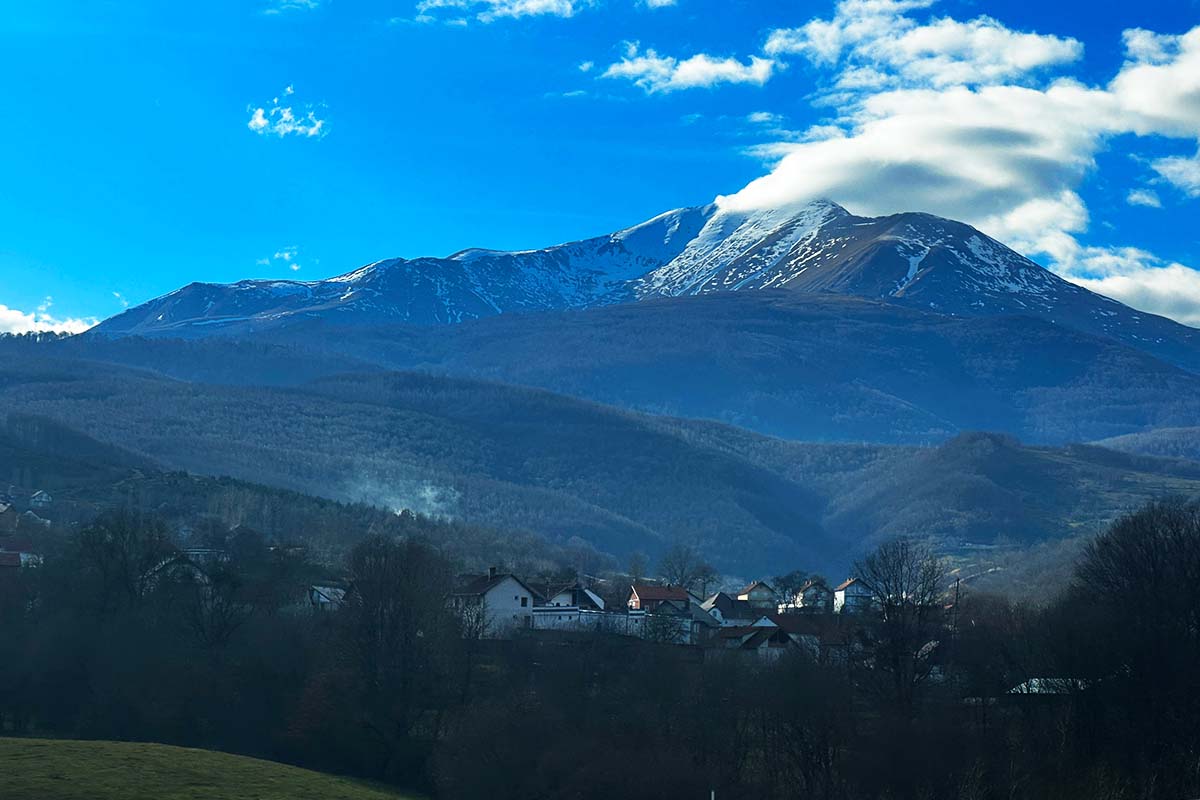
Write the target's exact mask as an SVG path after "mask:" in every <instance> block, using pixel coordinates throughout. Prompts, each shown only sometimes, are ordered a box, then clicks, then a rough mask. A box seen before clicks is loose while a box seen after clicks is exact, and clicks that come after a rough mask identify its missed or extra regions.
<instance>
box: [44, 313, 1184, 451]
mask: <svg viewBox="0 0 1200 800" xmlns="http://www.w3.org/2000/svg"><path fill="white" fill-rule="evenodd" d="M275 336H277V337H278V338H279V339H280V340H281V341H285V342H291V343H293V344H294V345H295V346H297V347H301V346H303V347H307V348H312V349H314V350H315V351H316V352H318V353H321V354H322V355H321V356H320V358H321V359H325V360H332V356H331V354H332V353H335V352H336V353H342V354H345V355H346V356H347V357H348V358H351V359H356V360H373V361H374V362H375V363H376V364H377V365H380V366H382V367H386V368H391V369H419V370H428V371H434V372H439V373H445V374H451V375H457V376H469V377H475V378H484V379H489V380H501V381H505V382H508V383H514V384H520V385H527V386H537V387H540V388H544V389H548V390H550V391H554V392H559V393H563V394H569V395H575V396H580V397H587V398H589V399H592V400H596V401H599V402H603V403H609V404H613V405H618V406H623V407H626V408H633V409H637V410H640V411H647V412H651V413H660V414H670V415H676V416H685V417H700V418H710V419H718V420H721V421H723V422H727V423H731V424H735V425H739V426H741V427H746V428H751V429H753V430H756V431H759V432H762V433H767V434H770V435H775V436H783V437H788V438H794V439H804V440H810V441H811V440H824V441H875V442H892V443H932V442H938V441H941V440H943V439H945V438H947V437H949V436H953V435H954V434H955V433H958V432H959V431H963V430H994V431H1002V432H1007V433H1011V434H1013V435H1015V436H1018V437H1020V438H1021V439H1023V440H1026V441H1032V442H1037V443H1047V444H1056V443H1065V442H1071V441H1089V440H1092V439H1098V438H1104V437H1108V436H1114V435H1120V434H1125V433H1130V432H1135V431H1142V430H1146V429H1149V428H1156V427H1163V426H1168V425H1187V424H1191V421H1192V420H1195V419H1197V418H1200V377H1197V376H1196V375H1194V374H1192V373H1189V372H1186V371H1184V370H1181V369H1179V368H1176V367H1172V366H1170V365H1167V364H1165V363H1163V362H1161V361H1159V360H1157V359H1154V358H1152V357H1150V356H1148V355H1146V354H1145V353H1142V352H1140V351H1138V350H1135V349H1132V348H1129V347H1125V346H1123V345H1121V344H1119V343H1117V342H1114V341H1112V340H1111V339H1107V338H1101V337H1094V336H1088V335H1085V334H1082V333H1079V332H1076V331H1072V330H1069V329H1066V328H1063V327H1061V326H1058V325H1054V324H1051V323H1049V322H1045V321H1042V320H1039V319H1036V318H1029V317H1012V316H997V317H987V318H975V317H947V316H943V315H939V314H930V313H926V312H921V311H917V310H913V309H906V308H901V307H897V306H894V305H892V304H889V303H883V302H880V301H871V300H863V299H859V298H854V297H844V296H836V295H809V294H803V293H789V292H786V291H782V290H767V291H761V292H733V293H713V294H707V295H703V296H694V297H685V298H660V299H653V300H646V301H643V302H641V303H634V304H622V305H614V306H606V307H602V308H593V309H587V310H583V311H568V312H558V313H543V314H537V315H500V316H496V317H491V318H488V319H483V320H476V321H473V322H469V323H464V324H462V325H457V326H453V327H451V328H428V327H409V326H400V327H384V328H372V329H364V330H344V329H340V330H335V329H331V328H329V327H328V326H326V325H323V324H321V323H319V322H313V323H312V324H311V326H310V327H302V328H296V329H293V330H291V331H287V332H279V333H277V334H275ZM146 346H147V347H154V346H157V347H163V346H164V345H163V344H162V343H147V345H146ZM209 346H211V347H220V346H221V345H220V343H218V342H210V343H209ZM58 347H62V348H67V347H71V348H75V349H77V350H79V351H81V352H86V351H87V349H88V348H89V347H90V348H99V345H98V344H91V343H88V342H86V341H77V342H64V343H62V344H61V345H58ZM99 349H106V348H99ZM163 360H165V359H163ZM212 360H214V361H219V360H220V359H216V358H214V359H212ZM314 360H316V359H314ZM183 361H184V359H179V360H177V364H178V367H177V369H178V370H180V371H178V372H176V373H174V374H176V375H177V377H182V378H187V379H200V380H205V379H207V377H206V375H204V374H202V373H201V372H198V371H193V372H185V371H184V370H186V366H185V365H184V364H183V363H182V362H183ZM244 372H246V373H247V374H250V375H253V374H255V373H256V372H257V371H256V370H254V369H246V370H244Z"/></svg>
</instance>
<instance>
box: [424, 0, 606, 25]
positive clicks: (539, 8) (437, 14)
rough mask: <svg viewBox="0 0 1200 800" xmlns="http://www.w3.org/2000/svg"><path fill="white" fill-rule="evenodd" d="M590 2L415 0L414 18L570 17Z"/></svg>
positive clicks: (454, 21)
mask: <svg viewBox="0 0 1200 800" xmlns="http://www.w3.org/2000/svg"><path fill="white" fill-rule="evenodd" d="M591 5H592V0H421V2H419V3H418V4H417V20H418V21H421V22H435V21H439V20H441V21H447V22H451V23H457V24H464V23H465V22H466V17H467V16H473V17H474V18H475V19H477V20H479V21H480V22H494V21H495V20H498V19H503V18H510V19H517V18H519V17H541V16H549V17H573V16H575V15H576V14H578V13H579V12H580V11H582V10H583V9H584V8H588V7H590V6H591ZM447 15H448V18H447ZM464 15H465V16H464Z"/></svg>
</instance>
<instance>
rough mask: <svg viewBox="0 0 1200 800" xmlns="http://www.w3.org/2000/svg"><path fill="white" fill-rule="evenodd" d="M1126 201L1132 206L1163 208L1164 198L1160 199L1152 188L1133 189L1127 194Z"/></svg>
mask: <svg viewBox="0 0 1200 800" xmlns="http://www.w3.org/2000/svg"><path fill="white" fill-rule="evenodd" d="M1125 202H1126V203H1129V205H1131V206H1145V207H1146V208H1162V200H1159V199H1158V194H1156V193H1155V192H1154V190H1152V189H1133V190H1131V191H1130V192H1129V194H1127V195H1125Z"/></svg>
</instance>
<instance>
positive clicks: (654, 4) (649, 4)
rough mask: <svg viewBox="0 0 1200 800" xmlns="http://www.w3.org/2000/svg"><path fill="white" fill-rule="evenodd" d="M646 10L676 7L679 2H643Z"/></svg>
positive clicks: (672, 0) (663, 0)
mask: <svg viewBox="0 0 1200 800" xmlns="http://www.w3.org/2000/svg"><path fill="white" fill-rule="evenodd" d="M641 2H642V5H644V6H645V7H646V8H667V7H669V6H673V5H675V4H676V3H677V2H678V0H641Z"/></svg>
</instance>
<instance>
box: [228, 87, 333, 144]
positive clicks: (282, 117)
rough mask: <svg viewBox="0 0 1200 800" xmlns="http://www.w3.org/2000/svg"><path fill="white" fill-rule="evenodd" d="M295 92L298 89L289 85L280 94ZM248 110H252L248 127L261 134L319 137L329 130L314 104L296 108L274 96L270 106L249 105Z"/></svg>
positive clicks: (285, 96)
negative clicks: (284, 103) (319, 116)
mask: <svg viewBox="0 0 1200 800" xmlns="http://www.w3.org/2000/svg"><path fill="white" fill-rule="evenodd" d="M295 93H296V90H295V89H294V88H293V87H292V86H288V87H286V88H285V89H284V90H283V91H282V92H280V95H281V97H283V98H287V97H291V96H292V95H293V94H295ZM246 110H247V111H249V112H250V121H249V122H248V123H246V127H248V128H249V129H250V130H252V131H254V132H255V133H257V134H259V135H260V136H268V135H273V136H279V137H284V136H293V135H294V136H301V137H304V138H309V139H313V138H317V139H319V138H321V137H322V136H324V135H325V134H326V133H328V132H329V129H328V128H327V127H326V126H325V120H323V119H319V118H318V117H317V111H316V106H313V105H312V104H309V105H306V106H304V107H303V108H301V109H300V110H296V109H295V108H294V107H293V106H290V105H287V106H285V105H283V102H282V101H281V100H280V98H279V97H273V98H271V102H270V104H269V105H268V106H258V107H255V106H247V107H246Z"/></svg>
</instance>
